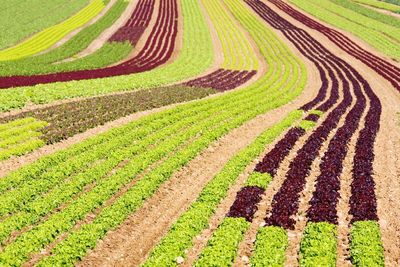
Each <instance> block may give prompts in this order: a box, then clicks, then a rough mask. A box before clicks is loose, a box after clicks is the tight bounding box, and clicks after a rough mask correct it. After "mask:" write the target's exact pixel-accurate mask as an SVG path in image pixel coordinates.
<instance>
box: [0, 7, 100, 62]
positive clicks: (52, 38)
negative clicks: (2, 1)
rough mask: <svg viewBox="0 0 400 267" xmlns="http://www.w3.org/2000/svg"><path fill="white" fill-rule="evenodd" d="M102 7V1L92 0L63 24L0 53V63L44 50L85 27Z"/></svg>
mask: <svg viewBox="0 0 400 267" xmlns="http://www.w3.org/2000/svg"><path fill="white" fill-rule="evenodd" d="M104 7H105V4H104V1H103V0H93V1H92V2H91V3H90V4H89V5H88V6H86V7H85V8H84V9H82V10H81V11H79V12H78V13H77V14H76V15H74V16H72V17H70V18H69V19H67V20H65V21H64V22H61V23H59V24H57V25H55V26H52V27H50V28H48V29H45V30H43V31H41V32H39V33H37V34H35V35H34V36H32V37H31V38H29V39H28V40H26V41H24V42H22V43H20V44H17V45H15V46H13V47H10V48H7V49H5V50H2V51H0V61H6V60H15V59H19V58H23V57H27V56H30V55H34V54H36V53H39V52H41V51H43V50H46V49H47V48H49V47H51V46H53V45H54V44H55V43H56V42H58V41H59V40H61V39H62V38H63V37H64V36H65V35H67V34H68V33H70V32H71V31H73V30H75V29H77V28H79V27H81V26H83V25H85V24H86V23H87V22H89V21H90V20H91V19H93V18H94V17H95V16H96V15H98V14H99V13H100V12H101V10H102V9H103V8H104Z"/></svg>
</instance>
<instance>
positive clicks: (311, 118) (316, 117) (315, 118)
mask: <svg viewBox="0 0 400 267" xmlns="http://www.w3.org/2000/svg"><path fill="white" fill-rule="evenodd" d="M319 117H320V116H319V115H318V114H309V115H308V116H307V117H305V120H308V121H313V122H317V121H318V120H319Z"/></svg>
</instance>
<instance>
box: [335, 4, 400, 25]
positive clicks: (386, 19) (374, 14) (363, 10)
mask: <svg viewBox="0 0 400 267" xmlns="http://www.w3.org/2000/svg"><path fill="white" fill-rule="evenodd" d="M330 1H332V2H333V3H335V4H337V5H340V6H342V7H345V8H347V9H349V10H352V11H354V12H357V13H359V14H361V15H364V16H366V17H369V18H371V19H374V20H376V21H379V22H382V23H385V24H387V25H390V26H393V27H397V28H399V27H400V20H398V19H397V18H395V17H393V16H390V15H386V14H384V13H381V12H378V11H375V10H372V9H371V8H367V7H364V6H362V5H358V4H356V3H352V2H351V1H344V0H330Z"/></svg>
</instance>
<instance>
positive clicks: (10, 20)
mask: <svg viewBox="0 0 400 267" xmlns="http://www.w3.org/2000/svg"><path fill="white" fill-rule="evenodd" d="M89 2H90V0H74V1H71V0H22V1H21V0H4V1H1V8H0V36H1V38H0V49H5V48H7V47H10V46H13V45H15V44H16V43H18V42H20V41H22V40H23V39H24V38H27V37H29V36H31V35H33V34H35V33H37V32H39V31H41V30H43V29H45V28H48V27H50V26H52V25H55V24H57V23H60V22H62V21H64V20H66V19H68V18H69V17H71V16H73V15H74V14H75V13H77V12H79V10H81V9H82V8H84V7H85V6H86V5H88V4H89Z"/></svg>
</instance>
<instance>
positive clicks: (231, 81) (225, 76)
mask: <svg viewBox="0 0 400 267" xmlns="http://www.w3.org/2000/svg"><path fill="white" fill-rule="evenodd" d="M256 73H257V71H255V70H253V71H239V70H226V69H218V70H216V71H214V72H212V73H210V74H208V75H206V76H203V77H199V78H196V79H194V80H191V81H189V82H186V83H184V84H183V85H184V86H190V87H203V88H213V89H216V90H218V91H227V90H231V89H234V88H236V87H238V86H240V85H242V84H244V83H246V82H247V81H248V80H250V79H251V77H253V76H254V75H255V74H256Z"/></svg>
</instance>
